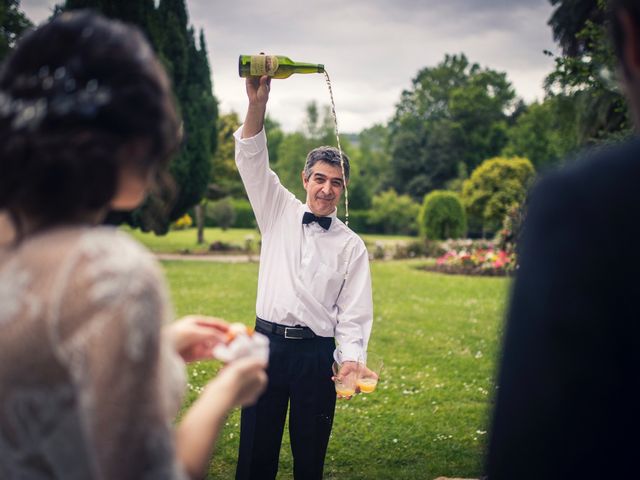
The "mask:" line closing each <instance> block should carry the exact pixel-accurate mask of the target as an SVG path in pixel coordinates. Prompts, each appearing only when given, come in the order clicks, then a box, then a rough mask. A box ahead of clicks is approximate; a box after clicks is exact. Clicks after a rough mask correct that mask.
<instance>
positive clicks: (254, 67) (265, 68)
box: [250, 55, 278, 77]
mask: <svg viewBox="0 0 640 480" xmlns="http://www.w3.org/2000/svg"><path fill="white" fill-rule="evenodd" d="M276 70H278V57H276V56H275V55H252V56H251V69H250V73H251V76H252V77H260V76H262V75H269V76H273V75H275V73H276Z"/></svg>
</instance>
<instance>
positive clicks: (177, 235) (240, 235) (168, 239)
mask: <svg viewBox="0 0 640 480" xmlns="http://www.w3.org/2000/svg"><path fill="white" fill-rule="evenodd" d="M123 229H124V230H125V231H126V232H128V233H129V234H130V235H132V236H133V237H135V238H136V239H137V240H138V241H139V242H142V243H143V244H144V245H146V247H147V248H148V249H150V250H151V251H152V252H156V253H183V252H187V251H188V252H189V253H207V252H208V250H209V244H211V243H212V242H215V241H219V242H224V243H229V244H232V245H236V246H237V247H238V248H243V247H244V246H245V242H246V239H247V237H249V236H251V237H252V238H253V242H254V245H255V244H257V242H258V240H259V239H260V233H259V232H258V230H256V229H253V230H252V229H249V228H230V229H227V230H222V229H221V228H206V229H205V232H204V239H205V243H204V244H201V245H198V243H197V230H196V229H195V228H189V229H186V230H172V231H170V232H169V233H168V234H167V235H162V236H157V235H155V234H154V233H144V232H141V231H140V230H133V229H130V228H127V227H123ZM361 237H362V238H363V240H364V241H365V242H366V243H367V244H369V245H373V244H375V242H382V243H384V244H390V243H398V242H408V241H411V240H415V237H409V236H403V235H372V234H363V235H361Z"/></svg>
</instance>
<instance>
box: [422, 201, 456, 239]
mask: <svg viewBox="0 0 640 480" xmlns="http://www.w3.org/2000/svg"><path fill="white" fill-rule="evenodd" d="M418 225H419V226H420V234H421V235H422V236H424V237H425V238H428V239H430V240H446V239H448V238H460V237H462V236H464V234H465V233H466V231H467V216H466V214H465V211H464V207H463V206H462V202H461V201H460V198H459V197H458V194H456V193H454V192H448V191H445V190H434V191H433V192H431V193H429V194H428V195H425V197H424V202H423V203H422V207H421V208H420V214H419V216H418Z"/></svg>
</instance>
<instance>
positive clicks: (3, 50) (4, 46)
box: [0, 0, 32, 62]
mask: <svg viewBox="0 0 640 480" xmlns="http://www.w3.org/2000/svg"><path fill="white" fill-rule="evenodd" d="M31 25H32V23H31V22H30V21H29V19H28V18H27V17H26V16H25V14H24V13H23V12H22V11H21V10H20V1H19V0H0V62H2V60H4V57H6V56H7V54H8V53H9V50H11V48H13V46H14V44H15V42H16V40H17V39H18V37H19V36H20V35H21V34H22V32H24V31H25V30H26V29H27V28H29V27H30V26H31Z"/></svg>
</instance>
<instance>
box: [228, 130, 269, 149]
mask: <svg viewBox="0 0 640 480" xmlns="http://www.w3.org/2000/svg"><path fill="white" fill-rule="evenodd" d="M243 128H244V125H240V128H238V129H237V130H236V131H235V132H234V134H233V137H234V138H235V139H236V142H237V143H238V144H239V145H241V146H242V150H243V151H244V152H246V153H247V155H257V154H258V153H260V152H262V151H263V150H264V149H265V148H267V135H266V133H265V131H264V127H263V128H262V130H260V131H259V132H258V133H256V134H255V135H254V136H253V137H248V138H242V129H243Z"/></svg>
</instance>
